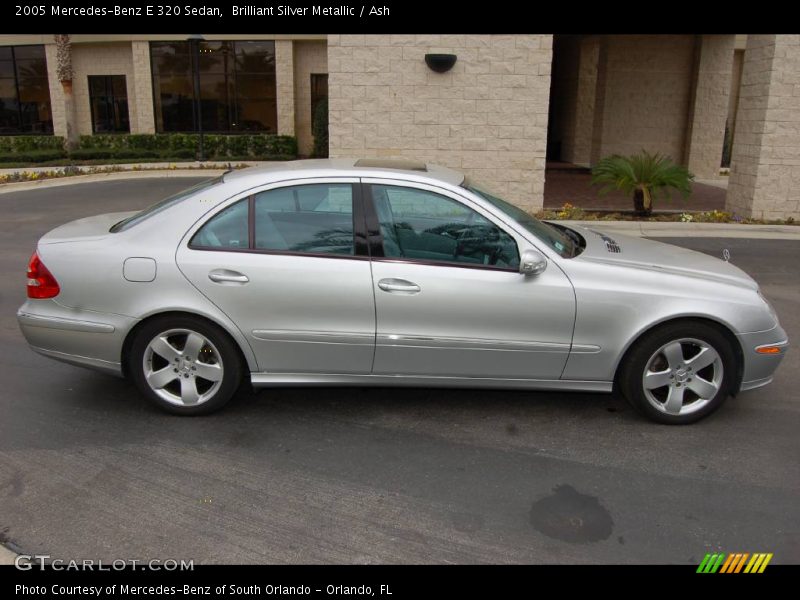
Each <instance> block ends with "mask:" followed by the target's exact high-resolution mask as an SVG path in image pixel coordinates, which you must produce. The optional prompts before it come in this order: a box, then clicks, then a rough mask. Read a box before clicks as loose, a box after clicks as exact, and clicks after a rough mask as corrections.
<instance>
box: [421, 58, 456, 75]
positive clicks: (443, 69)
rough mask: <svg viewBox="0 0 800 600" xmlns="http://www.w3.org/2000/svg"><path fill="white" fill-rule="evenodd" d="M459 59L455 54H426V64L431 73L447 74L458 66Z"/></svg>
mask: <svg viewBox="0 0 800 600" xmlns="http://www.w3.org/2000/svg"><path fill="white" fill-rule="evenodd" d="M457 58H458V57H457V56H456V55H455V54H426V55H425V64H426V65H428V68H429V69H430V70H431V71H436V72H437V73H447V71H449V70H450V69H452V68H453V65H454V64H456V59H457Z"/></svg>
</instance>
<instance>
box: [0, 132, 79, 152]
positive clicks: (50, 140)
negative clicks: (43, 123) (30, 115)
mask: <svg viewBox="0 0 800 600" xmlns="http://www.w3.org/2000/svg"><path fill="white" fill-rule="evenodd" d="M63 148H64V138H63V137H60V136H55V135H9V136H0V153H2V154H9V153H11V152H34V151H38V150H63Z"/></svg>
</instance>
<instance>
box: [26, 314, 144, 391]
mask: <svg viewBox="0 0 800 600" xmlns="http://www.w3.org/2000/svg"><path fill="white" fill-rule="evenodd" d="M17 322H18V323H19V328H20V330H21V331H22V335H24V336H25V339H26V340H27V342H28V344H29V345H30V347H31V349H32V350H34V351H35V352H38V353H39V354H42V355H44V356H47V357H49V358H53V359H55V360H59V361H62V362H66V363H69V364H73V365H77V366H81V367H87V368H90V369H96V370H99V371H104V372H106V373H112V374H114V375H118V376H121V375H122V365H121V363H120V360H121V356H122V345H123V343H124V341H125V336H126V335H127V332H128V331H130V328H131V327H133V325H134V323H135V322H136V320H135V319H132V318H130V317H125V316H122V315H114V314H107V313H96V312H91V311H81V310H78V309H72V308H66V307H64V306H61V305H60V304H58V303H57V302H55V301H53V300H28V301H27V302H26V303H25V304H23V305H22V306H21V307H20V309H19V310H18V311H17Z"/></svg>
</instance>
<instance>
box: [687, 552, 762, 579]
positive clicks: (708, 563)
mask: <svg viewBox="0 0 800 600" xmlns="http://www.w3.org/2000/svg"><path fill="white" fill-rule="evenodd" d="M771 560H772V553H769V554H767V553H755V554H749V553H747V552H735V553H733V554H725V553H724V552H718V553H715V554H706V556H705V558H703V562H701V563H700V566H699V567H697V572H698V573H728V574H730V573H763V572H764V569H766V568H767V565H768V564H769V561H771Z"/></svg>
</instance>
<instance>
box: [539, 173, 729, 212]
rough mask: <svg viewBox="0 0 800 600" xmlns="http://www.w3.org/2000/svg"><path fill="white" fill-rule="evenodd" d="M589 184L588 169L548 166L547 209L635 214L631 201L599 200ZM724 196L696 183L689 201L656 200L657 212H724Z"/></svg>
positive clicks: (612, 196)
mask: <svg viewBox="0 0 800 600" xmlns="http://www.w3.org/2000/svg"><path fill="white" fill-rule="evenodd" d="M590 181H591V175H590V173H589V170H588V169H584V168H582V167H577V166H575V165H570V164H566V163H548V164H547V171H546V173H545V182H544V206H545V208H561V207H562V206H563V205H564V203H566V202H569V203H570V204H572V205H573V206H579V207H580V208H586V209H593V208H596V209H615V210H633V201H632V200H631V198H630V197H628V196H626V195H625V194H622V193H621V192H617V191H612V192H609V193H608V194H606V195H605V196H600V195H599V194H598V191H599V189H600V188H599V186H592V185H590V183H589V182H590ZM725 193H726V190H725V189H723V188H719V187H715V186H711V185H705V184H702V183H694V184H692V194H691V196H689V198H688V199H687V200H684V199H683V196H681V195H680V194H677V193H676V194H673V197H672V198H671V199H661V198H656V199H655V202H654V208H655V210H656V211H658V210H680V211H706V210H724V209H725Z"/></svg>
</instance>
